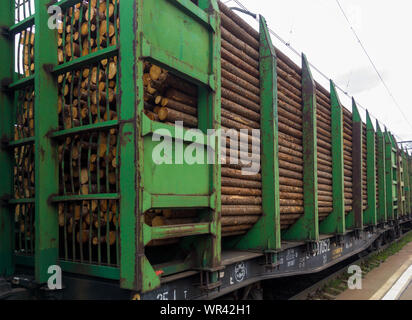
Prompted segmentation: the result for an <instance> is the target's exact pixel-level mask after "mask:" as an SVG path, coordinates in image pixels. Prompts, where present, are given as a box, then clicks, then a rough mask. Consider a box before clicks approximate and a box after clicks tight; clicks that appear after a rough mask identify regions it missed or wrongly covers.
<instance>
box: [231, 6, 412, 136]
mask: <svg viewBox="0 0 412 320" xmlns="http://www.w3.org/2000/svg"><path fill="white" fill-rule="evenodd" d="M231 1H233V2H235V3H236V4H237V5H238V6H239V7H241V8H242V9H243V10H245V11H248V12H250V10H249V9H248V8H246V7H245V6H244V5H243V4H242V3H241V2H240V1H239V0H228V1H227V2H225V3H229V2H231ZM268 29H269V33H270V34H272V35H273V36H274V37H275V38H276V39H278V41H280V42H281V43H282V44H283V45H285V46H286V47H287V48H289V50H290V51H292V52H293V53H294V54H296V55H297V56H299V57H300V56H301V54H302V53H301V52H299V51H298V50H296V49H295V48H293V47H292V46H291V45H290V43H288V42H286V41H285V40H284V39H283V38H282V37H281V36H280V35H278V34H277V33H276V32H275V31H273V29H271V28H269V27H268ZM309 65H310V66H311V68H312V69H313V70H315V71H316V72H317V73H318V74H319V75H320V76H321V77H323V78H324V79H325V80H327V81H329V80H330V79H331V78H330V77H328V76H327V75H326V74H324V73H323V72H322V71H320V69H319V68H317V67H316V66H315V65H313V64H312V63H311V62H309ZM379 75H380V74H379ZM382 80H383V79H382ZM335 87H336V88H337V89H338V90H339V91H341V92H342V93H343V94H344V95H345V96H347V97H348V98H349V99H352V96H351V95H350V94H349V93H348V92H347V91H346V90H344V89H342V88H341V87H340V86H339V85H338V84H336V83H335ZM385 87H386V88H387V86H386V85H385ZM387 90H388V89H387ZM389 92H390V91H389ZM391 96H392V97H393V95H392V94H391ZM394 101H395V104H396V105H397V107H398V109H399V111H401V114H402V116H403V117H404V118H405V120H406V121H407V123H408V124H409V125H410V126H411V128H412V125H411V123H410V122H409V121H408V119H407V118H406V116H405V115H404V113H403V112H402V110H401V109H400V107H399V105H398V104H397V103H396V100H394ZM356 105H357V106H358V107H360V108H361V109H362V110H364V111H368V112H369V115H370V116H371V117H372V118H374V119H375V120H376V121H378V122H379V123H380V124H381V125H382V126H383V127H384V128H385V124H384V123H383V122H382V121H380V120H379V119H378V118H377V117H376V116H375V115H373V114H372V113H371V112H370V111H369V110H367V109H366V108H365V107H364V106H362V105H361V104H360V103H359V102H356ZM393 134H394V136H395V137H396V138H397V139H398V140H401V138H400V137H399V135H397V134H395V133H393Z"/></svg>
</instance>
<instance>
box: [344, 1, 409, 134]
mask: <svg viewBox="0 0 412 320" xmlns="http://www.w3.org/2000/svg"><path fill="white" fill-rule="evenodd" d="M336 3H337V4H338V7H339V9H340V11H341V12H342V14H343V16H344V17H345V19H346V22H347V23H348V24H349V27H350V29H351V30H352V33H353V34H354V36H355V38H356V39H357V40H358V43H359V45H360V46H361V48H362V50H363V52H364V53H365V55H366V56H367V57H368V59H369V62H370V63H371V65H372V67H373V69H374V70H375V72H376V74H377V75H378V77H379V79H380V81H381V82H382V84H383V86H384V87H385V89H386V91H387V92H388V94H389V96H390V97H391V98H392V100H393V103H394V104H395V106H396V107H397V108H398V110H399V112H400V113H401V114H402V116H403V118H404V119H405V120H406V122H407V123H408V124H409V126H410V127H411V128H412V124H411V123H410V122H409V120H408V118H407V117H406V115H405V114H404V112H403V110H402V108H401V107H400V105H399V104H398V102H397V101H396V99H395V97H394V96H393V94H392V92H391V90H390V89H389V87H388V85H387V84H386V82H385V80H383V77H382V75H381V74H380V72H379V70H378V68H377V67H376V65H375V63H374V62H373V60H372V58H371V56H370V55H369V53H368V51H367V50H366V48H365V46H364V45H363V43H362V41H361V40H360V38H359V37H358V34H357V33H356V31H355V29H354V28H353V27H352V24H351V22H350V21H349V19H348V16H347V15H346V13H345V10H343V8H342V6H341V5H340V2H339V0H336Z"/></svg>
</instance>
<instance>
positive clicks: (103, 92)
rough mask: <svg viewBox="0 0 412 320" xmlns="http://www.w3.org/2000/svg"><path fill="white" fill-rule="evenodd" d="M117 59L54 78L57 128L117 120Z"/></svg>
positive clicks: (100, 62)
mask: <svg viewBox="0 0 412 320" xmlns="http://www.w3.org/2000/svg"><path fill="white" fill-rule="evenodd" d="M117 69H118V62H117V56H115V57H112V58H108V59H103V60H101V61H99V62H97V63H95V64H94V65H92V66H88V67H84V68H81V69H79V70H75V71H71V72H66V73H64V74H60V75H59V76H58V77H57V82H58V88H59V89H58V90H59V91H58V92H59V95H58V115H59V128H60V129H71V128H73V127H79V126H83V125H88V124H94V123H98V122H103V121H110V120H117V117H118V115H117V82H118V81H117V80H118V75H117Z"/></svg>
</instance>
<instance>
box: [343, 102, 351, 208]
mask: <svg viewBox="0 0 412 320" xmlns="http://www.w3.org/2000/svg"><path fill="white" fill-rule="evenodd" d="M352 164H353V161H352V114H351V113H350V111H349V110H347V109H346V108H343V167H344V190H345V213H346V214H348V213H349V212H350V211H352V194H353V192H352V186H353V185H352Z"/></svg>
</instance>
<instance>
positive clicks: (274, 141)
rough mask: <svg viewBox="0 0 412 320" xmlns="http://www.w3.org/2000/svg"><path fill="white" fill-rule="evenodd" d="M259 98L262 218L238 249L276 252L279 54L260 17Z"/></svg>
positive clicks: (277, 239) (277, 241)
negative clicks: (277, 68)
mask: <svg viewBox="0 0 412 320" xmlns="http://www.w3.org/2000/svg"><path fill="white" fill-rule="evenodd" d="M259 53H260V63H259V66H260V98H261V100H260V101H261V103H260V104H261V113H260V114H261V120H260V126H261V130H262V133H264V134H261V148H262V150H261V156H262V158H261V170H262V210H263V216H262V218H261V219H260V220H259V221H258V222H257V223H256V224H255V225H254V226H253V228H252V229H251V230H250V231H249V232H248V233H247V234H246V235H245V236H243V237H241V238H240V240H238V239H235V242H236V243H235V247H236V248H238V249H245V250H247V249H261V250H276V249H280V247H281V239H280V207H279V164H278V132H277V126H278V112H277V72H276V53H275V49H274V47H273V45H272V41H271V39H270V34H269V30H268V28H267V24H266V20H265V19H264V18H263V17H262V16H260V50H259Z"/></svg>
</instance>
